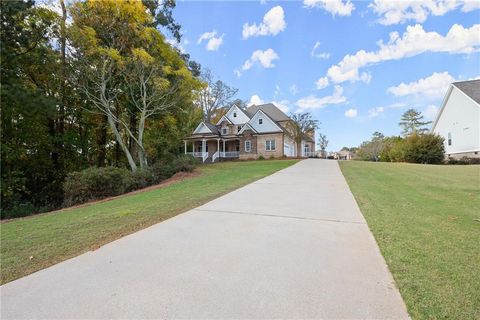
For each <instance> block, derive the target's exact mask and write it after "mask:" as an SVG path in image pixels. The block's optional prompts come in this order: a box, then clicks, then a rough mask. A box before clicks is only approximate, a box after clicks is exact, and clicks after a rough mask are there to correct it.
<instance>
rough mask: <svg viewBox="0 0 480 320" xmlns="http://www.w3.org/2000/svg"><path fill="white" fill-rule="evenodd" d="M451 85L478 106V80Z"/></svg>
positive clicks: (479, 81) (479, 87) (479, 98)
mask: <svg viewBox="0 0 480 320" xmlns="http://www.w3.org/2000/svg"><path fill="white" fill-rule="evenodd" d="M453 85H454V86H455V87H457V88H458V89H459V90H460V91H462V92H463V93H464V94H466V95H467V96H468V97H470V99H472V100H473V101H475V102H476V103H477V104H479V105H480V79H477V80H469V81H460V82H454V83H453Z"/></svg>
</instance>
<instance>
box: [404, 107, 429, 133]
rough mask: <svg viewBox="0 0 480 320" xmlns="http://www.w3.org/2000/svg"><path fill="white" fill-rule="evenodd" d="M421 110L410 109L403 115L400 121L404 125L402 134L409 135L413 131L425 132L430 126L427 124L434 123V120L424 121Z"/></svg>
mask: <svg viewBox="0 0 480 320" xmlns="http://www.w3.org/2000/svg"><path fill="white" fill-rule="evenodd" d="M422 120H423V115H422V113H421V112H419V111H417V110H415V109H409V110H407V111H405V113H404V114H403V115H402V118H401V121H400V122H399V123H398V124H399V125H400V127H402V135H403V136H405V137H406V136H409V135H411V134H413V133H425V132H427V131H428V128H425V126H427V125H429V124H431V123H432V121H427V122H424V121H422Z"/></svg>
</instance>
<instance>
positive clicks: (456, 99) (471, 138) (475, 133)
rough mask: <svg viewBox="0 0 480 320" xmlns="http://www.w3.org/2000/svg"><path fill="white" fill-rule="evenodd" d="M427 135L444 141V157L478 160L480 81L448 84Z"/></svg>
mask: <svg viewBox="0 0 480 320" xmlns="http://www.w3.org/2000/svg"><path fill="white" fill-rule="evenodd" d="M431 132H432V133H436V134H438V135H440V136H442V137H443V138H444V139H445V142H444V143H445V155H446V157H449V158H450V157H451V158H461V157H464V156H466V157H472V158H473V157H474V158H479V157H480V80H470V81H461V82H454V83H452V84H450V87H449V88H448V91H447V94H446V95H445V98H444V100H443V103H442V106H441V108H440V111H439V112H438V115H437V118H436V119H435V122H434V123H433V125H432V129H431Z"/></svg>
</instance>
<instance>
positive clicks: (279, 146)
mask: <svg viewBox="0 0 480 320" xmlns="http://www.w3.org/2000/svg"><path fill="white" fill-rule="evenodd" d="M267 140H275V151H266V150H265V142H266V141H267ZM257 150H258V154H257V156H260V155H262V156H263V157H264V158H270V157H271V156H274V157H275V158H280V157H283V133H272V134H262V135H258V136H257Z"/></svg>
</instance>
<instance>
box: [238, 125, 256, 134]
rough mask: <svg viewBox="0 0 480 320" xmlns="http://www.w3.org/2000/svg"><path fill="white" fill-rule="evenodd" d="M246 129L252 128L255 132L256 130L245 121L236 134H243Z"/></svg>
mask: <svg viewBox="0 0 480 320" xmlns="http://www.w3.org/2000/svg"><path fill="white" fill-rule="evenodd" d="M247 130H252V131H253V132H255V133H257V130H255V128H254V127H252V126H251V125H250V124H249V123H246V124H245V125H244V126H243V127H242V129H241V130H240V131H239V132H238V134H243V132H244V131H247Z"/></svg>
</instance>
